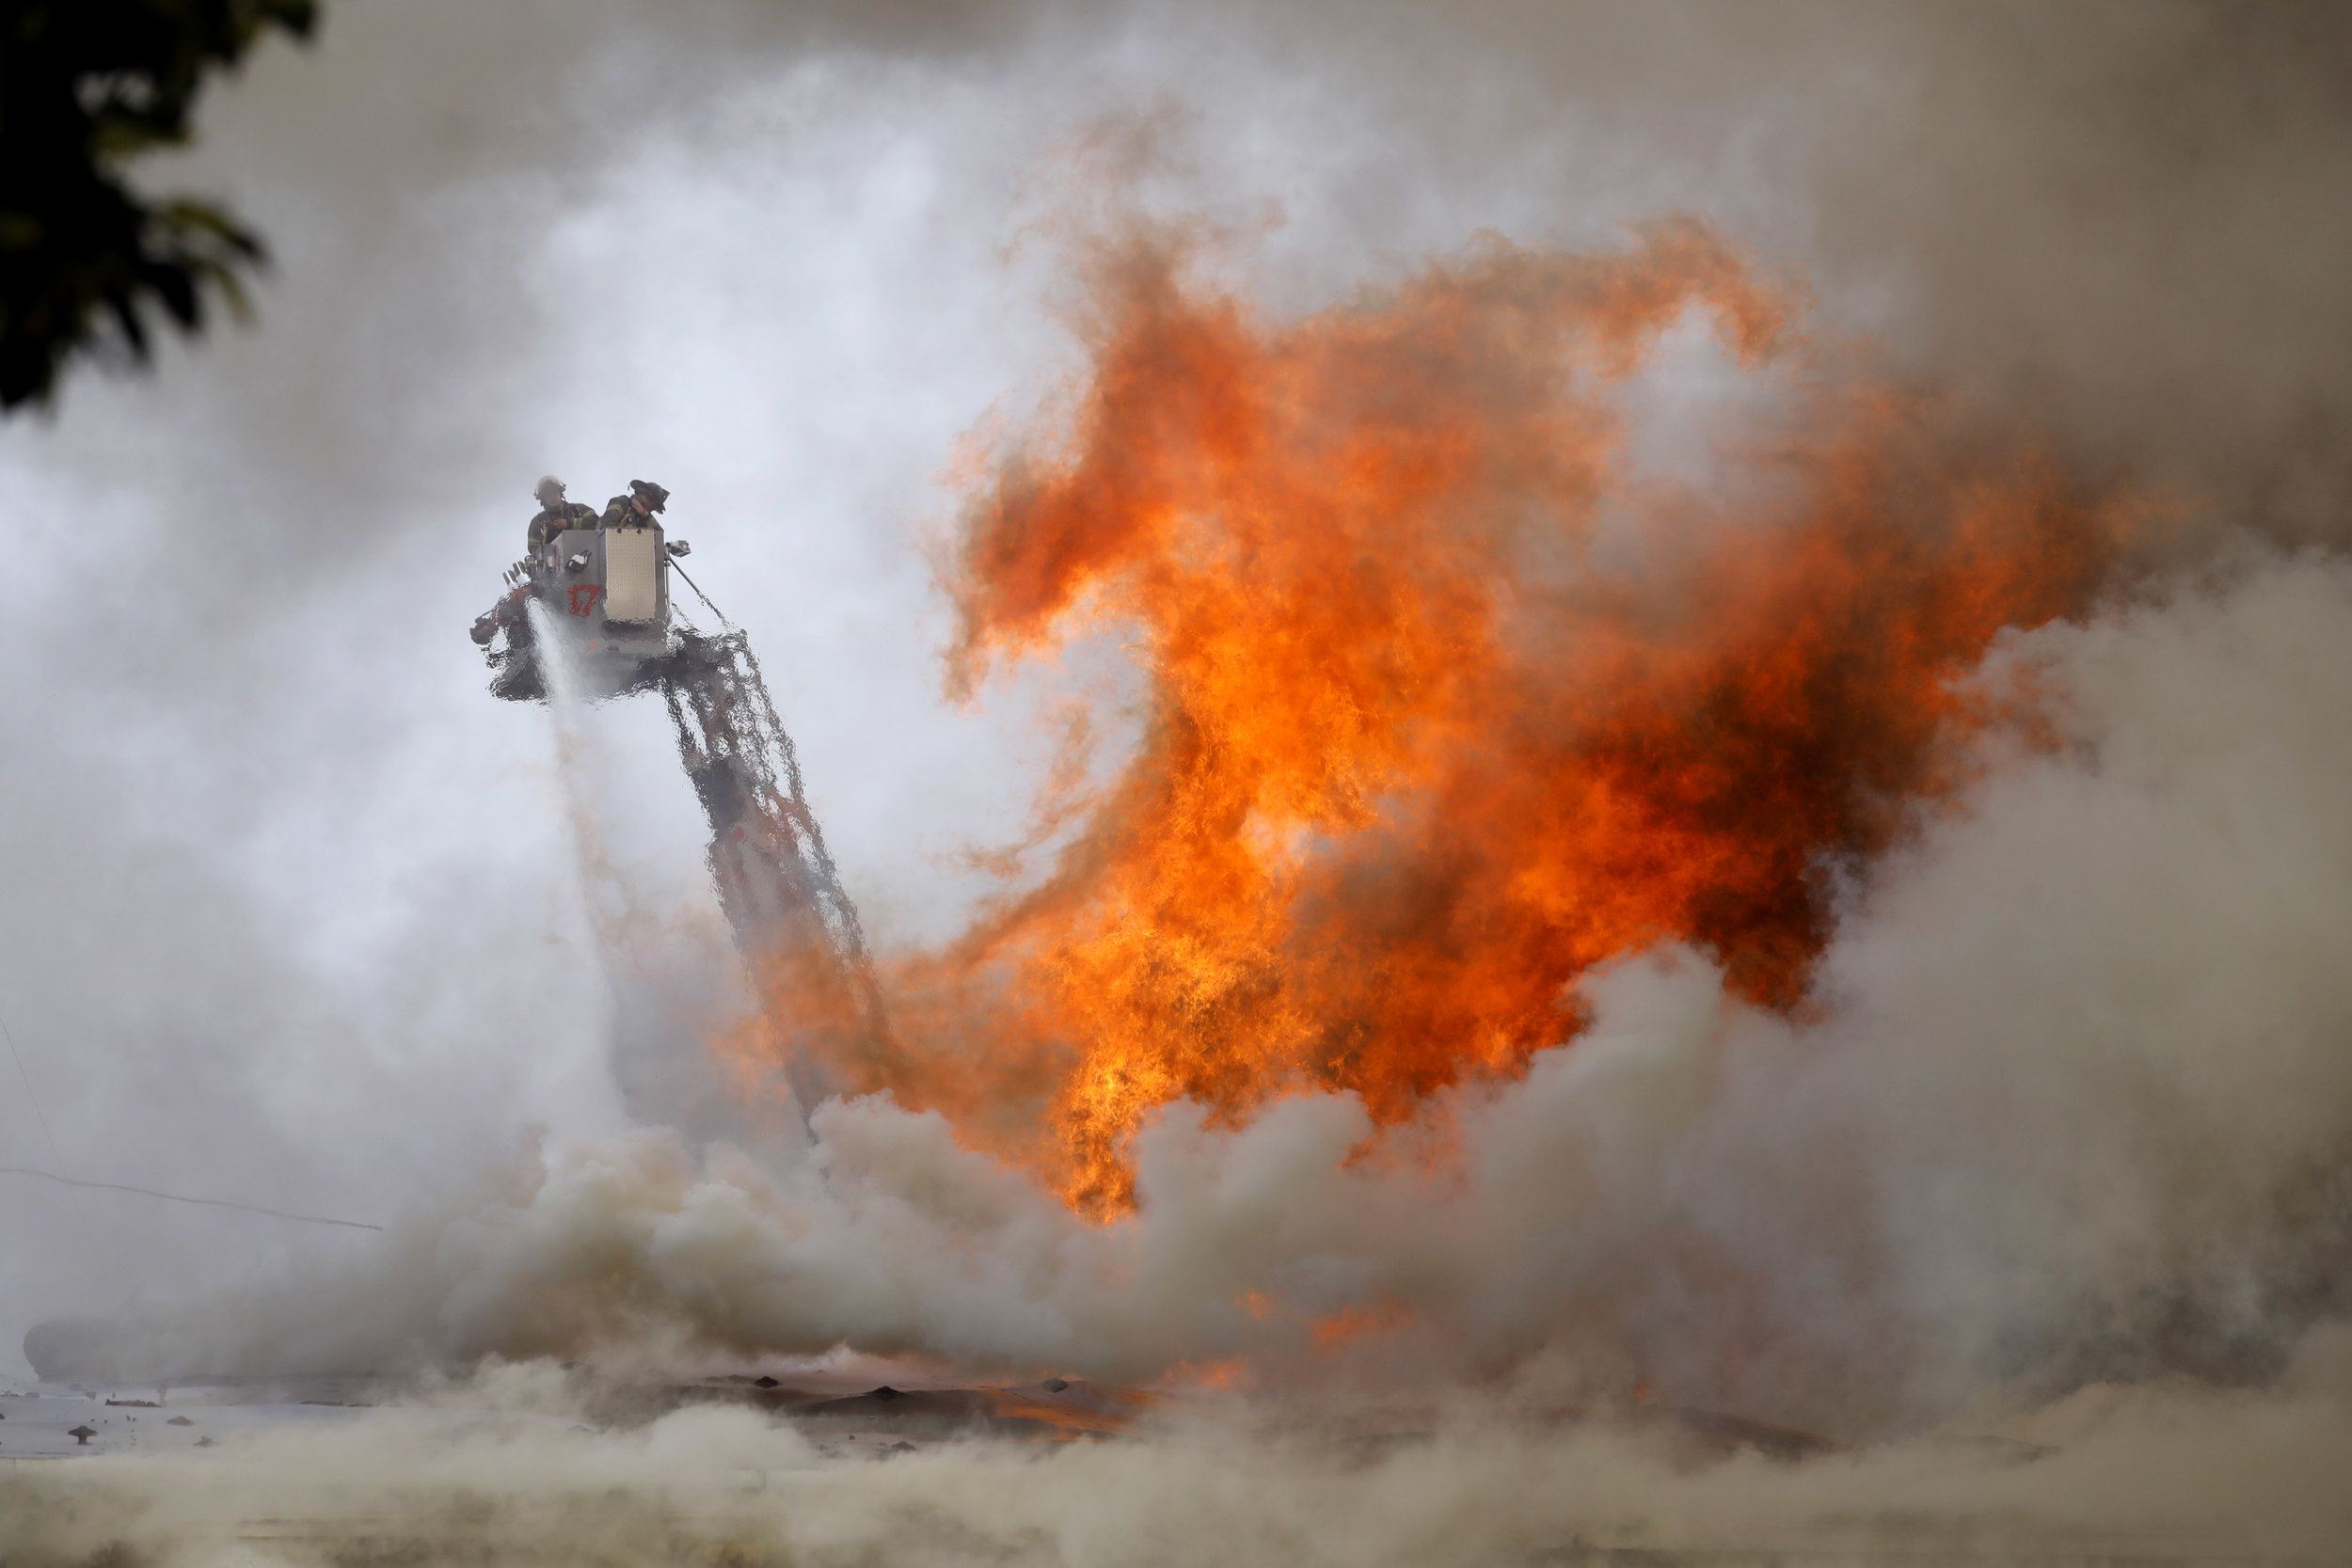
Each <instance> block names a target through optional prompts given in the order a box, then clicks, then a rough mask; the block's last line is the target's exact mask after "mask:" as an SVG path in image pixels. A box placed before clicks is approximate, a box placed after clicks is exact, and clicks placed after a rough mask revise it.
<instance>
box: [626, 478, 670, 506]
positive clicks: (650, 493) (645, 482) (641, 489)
mask: <svg viewBox="0 0 2352 1568" xmlns="http://www.w3.org/2000/svg"><path fill="white" fill-rule="evenodd" d="M628 487H629V488H630V489H631V490H633V491H635V492H636V493H637V499H640V500H642V501H644V503H645V510H646V511H648V512H659V511H660V510H661V506H662V503H663V502H664V501H667V500H668V499H670V492H669V491H667V490H664V489H663V488H661V486H660V485H659V484H656V483H654V482H653V481H652V480H649V479H632V480H630V481H629V482H628Z"/></svg>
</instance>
